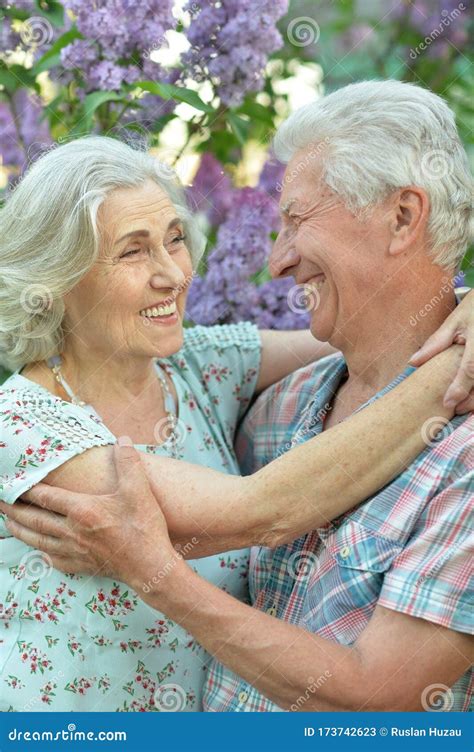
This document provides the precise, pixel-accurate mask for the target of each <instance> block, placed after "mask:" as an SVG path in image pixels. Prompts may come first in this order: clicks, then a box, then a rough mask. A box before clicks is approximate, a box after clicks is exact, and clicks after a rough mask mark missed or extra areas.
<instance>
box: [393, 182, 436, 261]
mask: <svg viewBox="0 0 474 752" xmlns="http://www.w3.org/2000/svg"><path fill="white" fill-rule="evenodd" d="M393 200H394V203H393V204H392V211H393V219H392V222H391V233H392V238H391V241H390V246H389V253H390V254H391V255H392V256H395V255H397V254H399V253H404V252H405V251H407V250H409V248H410V247H411V246H413V244H414V243H416V242H417V241H419V240H420V239H422V238H423V236H424V235H425V233H426V226H427V223H428V216H429V212H430V200H429V198H428V194H427V193H426V191H424V190H423V188H419V187H418V186H408V187H407V188H402V189H401V190H400V191H398V192H397V193H396V194H395V195H394V197H393Z"/></svg>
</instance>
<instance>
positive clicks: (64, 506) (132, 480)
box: [0, 444, 181, 587]
mask: <svg viewBox="0 0 474 752" xmlns="http://www.w3.org/2000/svg"><path fill="white" fill-rule="evenodd" d="M114 462H115V468H116V472H117V478H118V483H117V488H116V491H115V492H114V493H113V494H110V495H97V496H94V495H92V494H77V493H73V492H71V491H67V492H65V491H64V490H63V489H59V488H58V489H56V488H54V487H52V486H49V485H47V484H45V483H38V484H37V485H36V486H34V487H33V488H32V489H30V490H29V491H28V492H27V493H25V494H23V497H22V498H23V499H26V500H27V501H28V502H31V503H25V502H16V503H15V504H13V505H10V504H5V503H4V502H0V505H1V506H0V509H1V511H2V512H3V513H4V514H6V515H7V523H6V524H7V527H8V529H9V530H10V532H11V533H12V534H13V535H14V536H15V537H16V538H18V539H19V540H21V541H23V542H24V543H26V544H27V545H28V546H32V547H33V548H36V549H39V550H40V551H43V552H44V553H45V554H47V557H48V558H47V561H48V563H49V564H50V565H51V566H53V567H55V568H56V569H60V570H62V571H64V572H68V573H73V572H77V573H81V574H91V575H102V576H107V577H114V578H116V579H118V580H120V581H122V582H127V583H128V584H129V585H130V584H131V583H132V582H133V583H134V586H136V583H137V582H139V583H143V587H146V583H147V581H148V582H149V581H150V580H151V581H154V578H158V579H159V580H161V579H162V578H163V577H164V574H167V573H168V572H169V571H170V567H171V568H172V567H173V566H174V565H175V564H176V562H177V561H178V560H179V559H180V558H181V557H180V555H179V554H178V553H177V552H176V551H175V549H174V548H173V546H172V544H171V542H170V539H169V535H168V529H167V526H166V520H165V518H164V516H163V513H162V511H161V509H160V507H159V505H158V503H157V501H156V499H155V497H154V495H153V493H152V492H151V489H150V486H149V483H148V479H147V476H146V473H145V470H144V468H143V466H142V464H141V461H140V456H139V454H138V452H136V450H135V449H134V448H133V446H123V445H122V446H119V445H118V444H117V445H115V446H114ZM66 494H67V498H66V499H65V498H64V497H65V495H66ZM41 507H47V509H42V508H41ZM137 552H140V555H139V556H138V555H137ZM163 573H164V574H163Z"/></svg>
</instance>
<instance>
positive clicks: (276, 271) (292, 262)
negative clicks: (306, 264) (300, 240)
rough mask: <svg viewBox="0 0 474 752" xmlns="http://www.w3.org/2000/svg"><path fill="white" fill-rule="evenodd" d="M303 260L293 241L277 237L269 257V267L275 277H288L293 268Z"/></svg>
mask: <svg viewBox="0 0 474 752" xmlns="http://www.w3.org/2000/svg"><path fill="white" fill-rule="evenodd" d="M300 261H301V256H300V255H299V253H298V252H297V251H296V248H295V246H294V244H293V243H291V242H288V241H285V240H284V239H283V238H280V236H278V237H277V239H276V240H275V243H274V244H273V248H272V252H271V254H270V258H269V259H268V268H269V271H270V274H271V275H272V277H273V278H274V279H277V278H278V277H287V276H288V275H289V274H292V273H293V269H294V267H295V266H297V265H298V264H299V263H300Z"/></svg>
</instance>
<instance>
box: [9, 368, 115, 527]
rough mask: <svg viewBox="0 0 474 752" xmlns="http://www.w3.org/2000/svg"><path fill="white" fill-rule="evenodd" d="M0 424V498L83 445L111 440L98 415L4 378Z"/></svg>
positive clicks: (23, 488)
mask: <svg viewBox="0 0 474 752" xmlns="http://www.w3.org/2000/svg"><path fill="white" fill-rule="evenodd" d="M14 379H15V376H13V377H11V380H13V382H14ZM0 425H1V440H0V498H2V499H3V500H4V501H6V502H7V503H8V504H13V503H14V502H15V501H16V500H17V499H18V498H19V496H21V494H22V493H24V492H25V491H27V490H28V489H30V488H31V487H32V486H34V485H35V484H36V483H38V482H39V481H41V480H42V479H43V478H45V477H46V476H47V475H48V474H49V473H50V472H51V471H52V470H54V469H56V468H57V467H60V466H61V465H63V464H64V463H65V462H67V461H68V460H70V459H72V458H73V457H75V456H76V455H79V454H82V452H84V451H85V450H86V449H91V448H92V447H96V446H104V445H106V444H115V443H116V438H115V436H114V435H113V434H112V433H111V432H110V431H109V430H108V428H106V427H105V426H104V424H103V423H102V422H101V421H100V420H99V419H98V418H96V417H94V416H92V415H90V414H89V413H88V412H87V411H86V410H85V409H83V408H81V407H79V406H78V405H73V404H71V403H69V402H65V401H63V400H61V399H59V398H58V397H55V396H54V395H52V394H51V395H50V394H49V393H48V392H47V391H46V390H43V389H41V388H38V390H35V389H31V388H28V387H22V386H19V387H14V386H8V385H7V383H5V384H4V385H3V387H2V388H0ZM0 533H1V531H0Z"/></svg>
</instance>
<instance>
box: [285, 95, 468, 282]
mask: <svg viewBox="0 0 474 752" xmlns="http://www.w3.org/2000/svg"><path fill="white" fill-rule="evenodd" d="M311 145H314V147H315V149H318V154H319V156H320V158H321V161H322V166H323V173H322V177H323V180H324V181H325V183H326V184H327V185H328V186H329V188H331V189H332V190H333V191H334V192H335V193H337V194H338V195H339V196H340V197H341V199H342V200H343V202H344V204H345V205H346V207H347V208H348V209H350V210H351V211H353V212H354V213H356V214H361V213H362V214H363V212H362V210H364V209H368V210H370V208H371V207H373V206H375V205H376V204H378V203H380V202H381V201H383V200H384V199H385V198H386V197H387V196H388V195H389V194H390V193H391V192H393V191H394V190H396V189H399V188H403V187H405V186H409V185H416V186H418V187H420V188H423V189H424V190H425V191H426V193H427V194H428V196H429V200H430V215H429V224H428V230H429V232H430V236H431V241H432V246H431V255H432V258H433V260H434V261H435V263H437V264H439V265H440V266H442V267H444V268H446V269H449V270H457V269H458V268H459V265H460V263H461V260H462V258H463V255H464V253H465V251H466V249H467V247H468V246H469V244H470V242H471V241H472V238H473V234H474V230H473V220H472V197H473V191H472V188H473V183H472V177H471V174H470V170H469V164H468V160H467V155H466V152H465V150H464V148H463V145H462V143H461V140H460V138H459V134H458V132H457V129H456V124H455V120H454V114H453V112H452V111H451V110H450V108H449V107H448V105H447V104H446V102H445V101H444V100H443V99H442V98H441V97H439V96H437V95H436V94H433V92H431V91H428V90H427V89H423V88H421V87H420V86H416V85H415V84H409V83H402V82H401V81H392V80H390V81H363V82H361V83H357V84H350V85H349V86H345V87H343V88H342V89H339V90H338V91H335V92H333V93H331V94H328V95H327V96H325V97H322V98H321V99H317V100H315V101H314V102H311V103H309V104H307V105H304V106H303V107H301V108H300V109H298V110H297V111H296V112H294V113H293V114H292V115H290V117H289V118H288V119H287V120H285V122H284V123H283V124H282V125H281V126H280V128H279V129H278V131H277V133H276V136H275V143H274V149H275V153H276V156H277V157H278V158H279V159H280V160H281V161H282V162H288V161H289V160H290V159H291V158H292V157H293V155H294V154H295V153H296V152H297V151H298V150H300V149H306V148H307V147H309V146H311ZM288 179H291V178H290V176H289V177H288Z"/></svg>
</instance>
